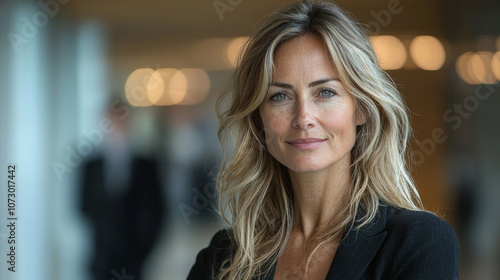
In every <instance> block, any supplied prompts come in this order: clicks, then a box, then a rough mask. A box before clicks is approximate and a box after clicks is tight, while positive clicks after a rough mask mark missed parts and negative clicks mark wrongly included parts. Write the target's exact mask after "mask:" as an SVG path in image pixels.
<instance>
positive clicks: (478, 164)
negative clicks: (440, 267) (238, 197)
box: [0, 0, 500, 280]
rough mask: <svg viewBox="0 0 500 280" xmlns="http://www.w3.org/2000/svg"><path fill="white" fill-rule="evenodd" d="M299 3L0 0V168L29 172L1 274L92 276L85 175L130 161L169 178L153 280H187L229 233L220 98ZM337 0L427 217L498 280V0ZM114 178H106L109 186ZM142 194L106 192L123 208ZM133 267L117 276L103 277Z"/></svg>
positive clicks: (23, 177)
mask: <svg viewBox="0 0 500 280" xmlns="http://www.w3.org/2000/svg"><path fill="white" fill-rule="evenodd" d="M290 2H292V1H264V0H256V1H248V0H247V1H246V0H203V1H194V0H187V1H186V0H184V1H180V0H175V1H174V0H171V1H153V0H145V1H124V0H119V1H118V0H109V1H97V0H87V1H83V0H39V1H27V0H23V1H8V0H4V1H2V2H1V3H0V22H1V24H0V33H1V34H0V36H1V37H0V38H1V39H0V120H1V122H0V135H1V136H0V159H1V162H2V163H1V165H0V166H1V167H2V168H4V170H5V171H2V172H3V173H2V174H4V175H2V176H5V177H6V176H7V175H8V174H7V166H8V165H9V164H16V166H17V171H16V175H17V177H16V185H17V188H16V209H15V210H16V212H15V216H16V217H17V221H16V272H15V273H12V272H10V271H8V270H7V268H8V267H10V265H9V263H7V261H8V258H9V257H8V256H7V255H6V254H7V253H8V252H9V251H8V248H9V246H10V244H8V240H9V239H8V237H9V236H10V235H11V233H10V231H9V229H8V227H6V225H7V224H8V223H7V220H6V218H7V209H8V205H7V204H8V203H7V191H6V189H7V185H5V186H1V187H0V190H1V191H0V213H2V214H1V215H0V218H1V219H2V221H1V223H2V224H1V225H0V249H1V250H0V251H1V253H2V255H1V257H0V259H1V260H2V261H1V262H0V278H1V279H15V280H18V279H41V280H45V279H47V280H48V279H50V280H52V279H56V280H57V279H82V280H83V279H91V278H90V277H91V274H92V273H91V270H90V267H92V260H93V258H94V255H95V250H96V249H95V247H94V241H95V236H98V235H99V234H98V232H99V229H98V227H97V226H96V222H95V221H94V220H95V218H92V217H93V216H92V215H87V214H85V211H83V210H82V204H83V203H84V202H83V200H84V199H83V197H84V192H85V191H84V190H85V185H86V183H85V182H88V180H89V179H88V176H89V175H88V174H89V171H88V170H89V169H90V167H88V166H90V165H89V164H88V163H90V162H95V161H99V159H101V160H102V162H104V163H103V164H104V165H106V164H107V163H109V162H118V163H130V165H126V166H128V167H123V168H124V169H122V170H137V168H136V167H135V166H136V164H135V163H133V164H132V162H136V161H135V160H132V158H134V159H135V158H140V159H147V161H148V162H150V163H152V164H153V165H151V166H154V167H152V168H150V169H154V170H157V172H156V173H154V174H157V176H158V180H159V186H160V188H161V201H162V202H161V205H162V207H161V209H163V210H161V211H162V212H163V213H162V215H161V221H158V222H155V223H157V224H159V225H160V226H161V227H160V228H159V229H156V230H155V232H157V236H156V235H155V236H156V237H155V238H154V239H155V242H154V246H153V245H152V247H151V250H150V251H148V253H147V254H145V256H146V258H145V260H144V261H143V269H142V271H143V275H144V277H143V278H144V279H184V278H185V277H186V276H187V273H188V271H189V269H190V267H191V265H192V264H193V263H194V260H195V256H196V254H197V252H198V251H199V250H200V249H201V248H203V247H205V246H207V244H208V242H209V240H210V238H211V237H212V235H213V233H215V232H216V231H217V230H218V229H219V228H221V227H223V226H224V224H223V223H222V222H221V221H220V220H219V219H218V217H217V215H216V214H215V212H214V211H213V207H212V206H211V205H212V204H213V202H215V197H216V194H215V191H214V186H213V181H212V180H213V177H214V169H215V168H216V166H217V163H218V161H219V154H220V153H219V149H220V148H219V146H218V142H217V138H216V130H217V120H216V118H215V114H214V103H215V99H216V97H217V96H218V94H220V92H221V91H222V90H223V88H224V86H225V85H226V83H227V81H228V78H229V77H230V75H231V73H232V69H233V67H234V61H235V56H236V53H237V51H238V48H239V46H240V44H241V43H242V41H243V40H244V38H245V36H248V35H249V34H251V32H252V31H253V30H254V28H255V26H256V25H257V23H259V22H261V21H262V19H263V17H265V16H266V15H267V14H269V13H270V12H272V11H274V10H276V9H278V8H280V7H282V6H284V5H286V4H287V3H290ZM337 3H338V4H339V5H340V6H341V7H343V8H344V9H346V10H348V11H350V12H351V13H352V14H353V15H354V16H355V17H356V18H357V19H358V20H359V21H360V22H362V23H364V24H366V25H367V27H368V28H370V29H371V31H372V34H373V37H372V42H373V44H374V46H375V49H376V52H377V55H378V56H379V59H380V61H381V65H382V67H383V68H385V69H386V70H387V71H388V73H389V74H390V75H391V77H392V78H393V79H394V81H395V82H396V83H397V85H398V87H399V89H400V91H401V92H402V94H403V95H404V96H405V98H406V101H407V103H408V106H409V108H410V110H411V111H412V125H413V128H414V136H415V141H413V143H412V147H413V150H414V161H415V168H414V169H413V170H412V172H413V175H414V177H415V180H416V182H417V185H418V187H419V190H420V192H421V196H422V199H423V202H424V205H425V207H426V208H427V209H429V210H431V211H435V212H436V213H437V214H438V215H440V216H441V217H442V218H443V219H445V220H446V221H448V222H449V223H450V224H452V225H453V227H454V228H455V230H456V232H457V234H458V236H459V239H460V245H461V254H462V256H461V267H462V271H461V276H462V279H499V278H500V270H499V268H498V263H499V260H500V242H499V237H500V219H499V218H498V213H500V203H498V201H499V199H500V188H499V183H500V175H499V174H500V173H499V172H498V171H499V168H500V148H499V147H498V143H499V140H498V139H500V130H499V124H498V123H499V120H500V113H499V110H498V108H500V97H499V93H500V89H499V85H500V83H499V80H500V2H499V1H493V0H490V1H488V0H477V1H466V0H457V1H451V0H450V1H445V0H439V1H431V0H424V1H411V0H399V1H398V0H376V1H362V0H359V1H347V0H345V1H344V0H342V1H337ZM110 112H111V115H110ZM113 116H114V117H113ZM116 118H119V121H118V122H124V123H126V125H123V130H121V129H119V128H118V126H119V124H118V122H114V120H115V119H116ZM120 127H121V126H120ZM117 131H121V132H120V133H117ZM116 147H119V148H116ZM115 148H116V149H115ZM113 166H114V165H113ZM130 166H134V167H130ZM126 168H132V169H126ZM134 168H136V169H134ZM105 170H113V169H112V168H111V169H105ZM115 171H116V172H115V173H117V174H123V176H120V175H118V176H116V178H119V179H120V178H123V177H127V178H128V179H127V180H129V181H130V182H131V181H133V180H135V179H133V178H129V177H130V176H132V177H134V176H135V175H130V174H135V173H134V172H128V171H120V170H115ZM108 173H110V172H108V171H106V172H104V173H103V174H100V173H99V174H100V175H96V176H97V177H99V176H101V177H102V182H108V181H109V180H113V179H109V178H115V177H113V176H115V175H109V174H108ZM110 174H111V173H110ZM127 174H128V175H127ZM138 174H139V175H137V176H138V177H137V178H139V179H137V181H138V182H139V181H141V179H140V178H141V177H140V176H141V174H142V176H144V174H145V173H144V172H142V173H141V172H139V173H138ZM96 176H91V177H92V178H94V177H96ZM151 176H153V175H151ZM151 176H149V177H151ZM155 176H156V175H155ZM134 178H135V177H134ZM5 179H6V178H2V182H5V181H6V180H5ZM119 179H118V180H119ZM86 180H87V181H86ZM132 185H134V184H132V183H130V184H128V185H126V184H125V185H124V186H125V187H123V188H122V189H120V188H117V189H116V190H111V191H110V192H111V193H116V194H117V195H116V197H119V193H120V190H127V188H128V189H132V188H134V187H131V186H132ZM137 186H140V184H137ZM135 188H140V187H135ZM123 192H125V191H123ZM139 193H141V192H139ZM152 197H154V195H153V196H152ZM145 200H146V201H147V199H145ZM158 201H160V200H158ZM144 205H147V203H146V204H144ZM94 206H95V205H94ZM138 207H139V206H138ZM139 208H140V209H144V208H147V207H146V206H144V207H143V206H140V207H139ZM139 208H138V209H139ZM96 209H97V208H96ZM116 209H121V208H119V206H117V207H115V208H111V209H106V210H102V213H103V214H102V215H103V216H105V214H107V213H111V212H113V211H114V210H116ZM99 211H100V210H99ZM99 211H97V212H99ZM123 211H129V210H123ZM145 213H146V212H145ZM145 215H146V216H148V217H150V215H149V214H145ZM98 216H99V215H98ZM110 217H112V216H110ZM131 220H132V219H131ZM126 223H127V221H125V222H124V224H126ZM130 223H131V222H130ZM130 223H129V224H130ZM151 223H153V222H151ZM128 232H129V231H128V230H127V229H124V230H123V231H121V232H120V231H117V232H115V235H113V236H110V240H113V239H117V238H118V237H119V236H122V235H123V236H126V235H127V234H128ZM105 236H106V235H105ZM126 270H127V268H126V267H113V268H112V269H110V270H109V273H108V276H107V279H113V278H114V279H120V277H124V275H127V274H126V273H127V272H126ZM129 275H131V274H129Z"/></svg>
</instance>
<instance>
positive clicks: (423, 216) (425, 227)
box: [386, 206, 458, 245]
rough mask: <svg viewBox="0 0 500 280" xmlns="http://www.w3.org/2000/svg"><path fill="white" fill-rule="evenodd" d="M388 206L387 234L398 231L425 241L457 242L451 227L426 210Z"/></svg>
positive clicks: (405, 235)
mask: <svg viewBox="0 0 500 280" xmlns="http://www.w3.org/2000/svg"><path fill="white" fill-rule="evenodd" d="M386 207H388V209H387V212H388V215H387V222H386V230H387V232H388V234H391V233H398V234H401V235H403V236H404V237H405V239H408V240H409V241H411V240H415V241H418V240H425V241H426V242H432V241H443V242H445V243H451V244H450V245H453V244H458V239H457V236H456V234H455V231H454V230H453V228H452V227H451V226H450V225H449V224H448V223H447V222H445V221H444V220H442V219H441V218H439V217H438V216H436V215H435V214H433V213H430V212H427V211H413V210H408V209H401V208H394V207H390V206H386Z"/></svg>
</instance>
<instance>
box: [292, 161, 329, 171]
mask: <svg viewBox="0 0 500 280" xmlns="http://www.w3.org/2000/svg"><path fill="white" fill-rule="evenodd" d="M285 166H287V168H288V169H289V170H290V171H293V172H295V173H306V172H314V171H319V170H322V169H324V168H326V165H325V164H320V163H299V164H289V165H285Z"/></svg>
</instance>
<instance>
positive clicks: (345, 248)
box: [326, 206, 387, 280]
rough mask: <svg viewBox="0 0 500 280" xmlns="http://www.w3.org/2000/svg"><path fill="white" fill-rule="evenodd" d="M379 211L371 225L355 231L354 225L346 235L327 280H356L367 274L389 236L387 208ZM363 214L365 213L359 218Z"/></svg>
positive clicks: (380, 208) (381, 207)
mask: <svg viewBox="0 0 500 280" xmlns="http://www.w3.org/2000/svg"><path fill="white" fill-rule="evenodd" d="M378 211H379V212H378V213H377V216H375V218H374V220H373V222H371V223H370V224H368V225H365V226H363V227H362V228H360V229H358V230H354V228H355V226H356V225H354V226H353V229H352V230H349V231H348V232H347V233H344V236H343V238H342V241H341V243H340V246H339V248H338V249H337V252H336V253H335V257H334V258H333V262H332V265H331V266H330V270H329V271H328V274H327V275H326V280H330V279H342V280H356V279H360V277H361V276H362V275H363V273H365V271H366V269H367V268H368V265H369V264H370V263H371V261H372V260H373V257H374V256H375V254H376V253H377V252H378V250H379V249H380V246H381V245H382V243H383V242H384V240H385V238H386V236H387V231H385V225H386V217H387V213H386V211H387V210H386V207H383V206H380V207H379V209H378ZM362 214H364V211H362V213H360V215H358V217H359V216H361V215H362Z"/></svg>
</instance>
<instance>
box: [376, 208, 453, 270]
mask: <svg viewBox="0 0 500 280" xmlns="http://www.w3.org/2000/svg"><path fill="white" fill-rule="evenodd" d="M386 207H387V206H386ZM386 211H387V220H386V227H385V230H386V232H387V238H386V241H385V244H386V246H385V247H386V248H385V249H386V253H388V254H390V255H392V259H393V265H392V269H391V270H392V273H391V275H392V277H393V278H394V279H423V278H418V277H424V276H425V277H427V276H426V275H433V276H432V277H431V278H427V279H458V270H459V245H458V238H457V236H456V234H455V231H454V230H453V228H452V227H451V226H450V225H449V224H448V223H447V222H445V221H444V220H442V219H441V218H439V217H438V216H436V215H435V214H433V213H430V212H426V211H413V210H408V209H398V208H394V207H388V208H387V209H386ZM387 250H389V251H390V252H389V251H387ZM415 277H417V278H415Z"/></svg>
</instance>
